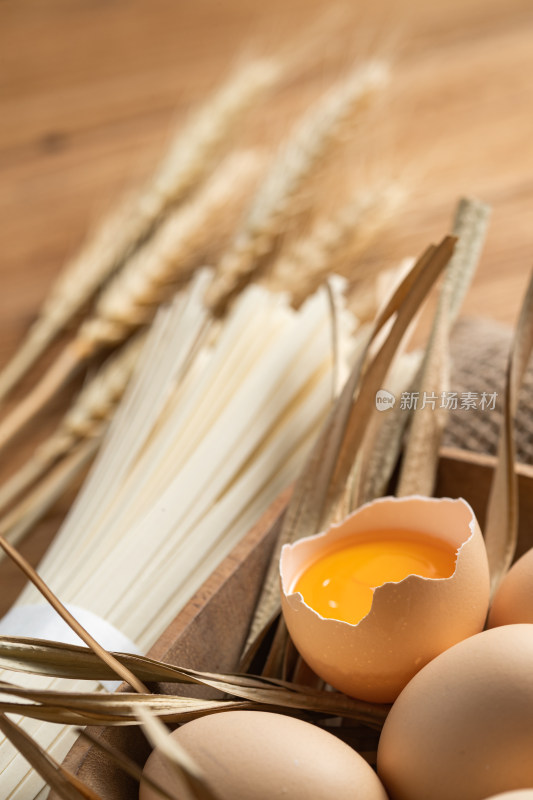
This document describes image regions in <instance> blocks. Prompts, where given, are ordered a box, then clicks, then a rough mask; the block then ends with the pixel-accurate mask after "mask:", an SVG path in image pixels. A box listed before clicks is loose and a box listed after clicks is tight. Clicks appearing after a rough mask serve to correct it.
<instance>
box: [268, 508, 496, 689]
mask: <svg viewBox="0 0 533 800" xmlns="http://www.w3.org/2000/svg"><path fill="white" fill-rule="evenodd" d="M383 531H392V532H393V534H394V535H395V536H397V538H398V539H401V538H402V536H407V535H411V534H416V535H417V536H419V537H427V539H428V541H429V540H431V542H436V543H438V544H439V545H442V546H443V547H444V546H446V547H447V548H449V552H450V553H451V562H450V564H451V566H450V571H449V572H448V573H447V576H446V577H441V578H427V577H421V576H420V575H417V574H409V575H408V576H407V577H405V578H404V579H402V580H398V581H397V582H394V581H393V580H392V579H388V581H387V582H383V583H382V585H377V584H375V585H376V586H377V588H374V589H373V590H372V591H373V595H371V599H370V603H371V606H370V610H369V611H368V613H366V615H365V616H364V617H363V618H362V619H360V621H359V622H357V623H355V624H353V623H351V622H347V621H342V619H334V618H325V616H323V615H322V614H321V613H319V612H318V611H317V610H315V608H313V607H311V605H310V604H308V603H307V602H306V601H305V600H304V597H303V594H302V593H301V591H298V590H297V589H296V588H295V587H296V585H297V584H298V585H299V581H300V580H301V576H302V575H305V571H306V570H307V569H308V568H309V565H310V564H318V562H319V560H320V559H321V558H322V557H323V556H327V555H328V554H329V553H331V552H335V551H336V550H339V548H340V549H342V548H343V547H344V546H345V545H347V543H353V542H358V541H359V540H361V541H364V540H365V539H368V537H369V532H372V533H371V536H372V537H373V536H374V535H376V536H379V535H381V533H382V532H383ZM341 563H342V561H341ZM280 577H281V597H282V609H283V615H284V618H285V621H286V624H287V627H288V629H289V632H290V635H291V637H292V639H293V641H294V644H295V645H296V647H297V649H298V650H299V652H300V654H301V655H302V657H303V658H304V659H305V661H306V662H307V663H308V664H309V666H310V667H311V668H312V669H313V670H314V671H315V672H316V673H317V675H319V676H320V677H321V678H323V679H324V680H325V681H326V682H327V683H329V684H331V685H332V686H334V687H335V688H336V689H339V690H341V691H343V692H345V693H346V694H348V695H351V696H353V697H356V698H359V699H362V700H370V701H375V702H392V701H393V700H394V699H395V698H396V697H397V696H398V694H399V692H400V691H401V690H402V688H403V687H404V686H405V685H406V683H407V682H408V681H409V680H410V679H411V678H412V677H413V675H415V674H416V672H418V670H419V669H421V668H422V667H423V666H424V665H425V664H427V663H428V661H430V660H431V659H432V658H434V657H435V656H436V655H438V654H439V653H441V652H442V651H443V650H446V649H447V648H448V647H451V646H452V645H454V644H456V643H457V642H459V641H461V640H462V639H464V638H466V637H467V636H471V635H473V634H475V633H477V632H479V631H480V630H482V628H483V625H484V622H485V618H486V615H487V609H488V601H489V571H488V563H487V554H486V550H485V545H484V542H483V538H482V536H481V532H480V530H479V526H478V524H477V522H476V519H475V517H474V514H473V511H472V509H471V508H470V506H469V505H468V503H466V502H465V501H464V500H461V499H459V500H451V499H448V498H446V499H440V500H436V499H433V498H425V497H405V498H390V497H388V498H382V499H380V500H377V501H375V502H373V503H369V504H367V505H365V506H362V507H361V508H360V509H358V510H357V511H356V512H355V513H354V514H351V515H350V516H349V517H347V519H346V520H344V521H343V522H342V523H341V524H340V525H334V526H332V527H331V528H330V529H329V530H327V531H326V532H325V533H320V534H318V535H316V536H311V537H308V538H306V539H300V540H299V541H297V542H296V543H295V544H292V545H286V546H285V547H284V548H283V551H282V555H281V561H280ZM322 585H326V584H325V582H323V584H322Z"/></svg>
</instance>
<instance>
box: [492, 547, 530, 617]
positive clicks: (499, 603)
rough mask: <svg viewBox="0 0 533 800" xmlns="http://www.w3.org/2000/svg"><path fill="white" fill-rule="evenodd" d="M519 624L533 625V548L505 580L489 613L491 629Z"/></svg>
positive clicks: (515, 565) (510, 571)
mask: <svg viewBox="0 0 533 800" xmlns="http://www.w3.org/2000/svg"><path fill="white" fill-rule="evenodd" d="M517 622H529V623H533V548H532V549H531V550H528V551H527V553H525V554H524V555H523V556H522V558H519V559H518V561H517V562H516V563H515V564H513V566H512V567H511V569H510V570H509V572H508V573H507V575H506V576H505V577H504V578H503V580H502V582H501V583H500V585H499V587H498V589H497V591H496V594H495V595H494V600H493V601H492V606H491V609H490V613H489V621H488V625H489V628H495V627H496V626H497V625H512V624H513V623H517Z"/></svg>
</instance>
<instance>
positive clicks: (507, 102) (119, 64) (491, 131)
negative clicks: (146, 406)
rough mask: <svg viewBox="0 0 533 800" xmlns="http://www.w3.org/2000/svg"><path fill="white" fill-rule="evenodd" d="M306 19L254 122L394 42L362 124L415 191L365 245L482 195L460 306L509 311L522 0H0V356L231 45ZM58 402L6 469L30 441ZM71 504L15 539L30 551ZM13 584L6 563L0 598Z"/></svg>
mask: <svg viewBox="0 0 533 800" xmlns="http://www.w3.org/2000/svg"><path fill="white" fill-rule="evenodd" d="M303 30H304V31H307V32H308V33H309V32H310V35H312V36H313V37H314V38H313V42H314V44H313V47H312V49H311V50H310V52H309V55H308V58H307V61H306V64H305V67H303V68H300V69H299V70H298V71H297V74H295V76H294V77H293V78H291V79H289V80H287V81H286V82H285V84H284V86H283V87H282V88H281V90H280V91H279V92H278V93H277V94H276V96H275V97H274V98H272V99H271V100H270V104H269V108H268V113H267V114H264V113H263V114H262V115H261V116H260V117H259V118H258V119H257V120H256V122H255V125H256V133H257V136H258V138H261V137H264V138H265V139H269V140H271V141H272V140H276V137H277V138H278V139H281V137H282V135H283V133H285V132H286V131H287V130H288V129H289V127H290V123H291V121H292V120H293V119H294V117H295V114H296V112H297V111H301V110H302V109H303V108H304V107H305V106H306V104H307V103H308V102H310V101H311V100H312V99H313V98H314V97H315V96H317V95H318V94H319V92H320V91H321V90H322V89H323V88H324V87H325V86H326V85H327V84H328V83H329V82H331V81H332V80H334V79H335V78H337V77H339V76H340V75H342V74H343V71H345V70H346V68H347V67H348V66H349V64H350V63H351V60H352V59H353V58H354V57H357V56H358V55H361V54H363V55H364V54H368V53H374V52H376V53H378V54H386V55H390V56H391V57H392V59H393V64H394V68H393V81H392V86H391V90H390V92H389V93H388V96H387V98H386V100H385V104H384V106H383V108H382V109H381V112H380V113H381V116H380V117H379V122H378V124H376V127H375V129H374V130H373V131H372V132H371V135H370V136H369V140H371V143H372V148H373V150H372V152H373V155H372V158H373V160H374V162H375V163H377V164H378V166H379V168H380V169H381V170H382V171H383V172H384V173H385V174H390V175H397V176H399V177H400V179H402V180H403V179H405V180H406V181H407V182H408V183H409V186H410V189H411V194H410V196H409V198H408V199H407V201H406V202H405V205H404V207H403V208H402V209H401V211H400V212H399V213H398V215H397V217H396V218H395V220H394V223H393V224H392V225H391V226H390V228H389V229H388V230H387V232H386V233H385V234H384V236H383V237H382V239H381V240H380V241H379V242H378V243H377V245H376V248H375V250H374V253H373V257H374V258H375V259H376V260H385V261H386V262H387V263H389V262H390V264H391V265H393V264H396V263H397V262H398V261H399V260H400V259H401V258H403V257H405V256H408V255H416V254H417V253H418V252H420V251H421V249H422V248H423V247H425V245H426V244H427V243H428V242H429V241H430V240H436V239H438V238H440V237H441V236H442V235H443V234H444V233H445V232H446V231H447V229H448V227H449V222H450V218H451V215H452V213H453V208H454V205H455V202H456V200H457V198H458V197H459V196H460V195H462V194H470V195H476V196H478V197H480V198H481V199H483V200H485V201H486V202H488V203H490V204H491V205H492V206H493V218H492V224H491V229H490V234H489V237H488V241H487V245H486V249H485V253H484V257H483V263H482V267H481V269H480V272H479V274H478V277H477V278H476V281H475V283H474V286H473V288H472V290H471V291H470V294H469V296H468V299H467V303H466V311H467V312H469V313H473V314H477V315H484V316H491V317H493V318H495V319H498V320H501V321H504V322H508V323H512V322H513V321H514V319H515V317H516V314H517V309H518V306H519V302H520V298H521V294H522V292H523V289H524V287H525V283H526V281H527V277H528V273H529V270H530V266H531V261H532V254H533V223H532V216H531V213H532V212H531V209H532V197H531V195H532V191H533V135H532V134H533V115H532V113H531V109H532V108H533V4H532V3H531V2H530V0H447V2H446V3H428V2H423V1H422V0H374V1H373V2H371V3H370V2H368V3H366V4H361V3H355V2H354V3H331V2H327V0H269V2H268V3H258V2H256V0H46V2H43V0H2V2H0V64H1V69H0V81H1V83H0V282H1V291H0V365H1V364H3V363H4V362H5V361H6V360H7V359H8V357H9V356H10V355H11V354H12V352H13V351H14V349H15V348H16V346H17V344H18V342H19V341H20V340H21V338H22V336H23V334H24V332H25V330H26V329H27V327H28V325H29V324H30V322H31V320H32V319H33V318H34V315H35V314H36V311H37V309H38V307H39V304H40V302H41V301H42V299H43V297H44V296H45V293H46V290H47V287H48V286H49V284H50V282H51V280H52V278H53V276H54V275H55V274H56V273H57V272H58V271H59V270H60V269H61V267H62V265H63V263H64V261H65V260H66V258H67V257H68V256H69V255H70V254H71V253H73V252H74V251H75V249H76V247H77V246H78V245H79V244H80V243H81V242H82V240H83V237H84V234H85V233H86V232H87V230H88V229H89V228H90V226H91V225H92V224H93V223H94V221H95V220H97V219H98V217H99V216H100V215H101V214H102V213H104V212H105V211H106V210H107V209H108V208H109V207H110V206H111V205H112V204H113V202H114V200H115V199H116V198H118V197H119V196H120V195H121V193H122V192H123V191H124V190H125V189H128V188H129V187H130V186H132V185H135V184H136V183H137V182H138V181H139V180H140V179H141V178H142V177H143V176H144V175H146V174H148V173H149V171H150V168H151V167H152V166H153V165H154V164H155V163H156V160H157V156H158V154H159V153H160V152H161V149H162V148H163V147H164V145H165V143H166V141H167V140H168V137H169V135H170V133H171V131H172V130H173V129H174V126H175V125H176V123H177V122H179V120H180V119H181V118H183V116H184V115H185V114H186V113H187V112H188V111H189V110H190V109H191V108H192V107H193V106H194V103H195V101H196V100H197V99H199V98H201V97H202V96H204V95H205V94H206V93H207V92H208V91H209V90H210V89H212V88H213V86H215V85H216V84H217V82H218V81H219V79H220V76H221V75H222V74H224V73H226V72H227V71H228V70H229V68H230V67H231V65H232V64H233V63H234V62H235V60H236V58H238V57H239V56H240V55H241V54H243V53H244V54H245V53H249V52H258V53H264V52H266V53H269V52H272V51H275V49H277V48H278V47H280V46H281V47H283V48H285V49H286V50H289V51H290V49H291V47H292V45H291V43H294V47H295V48H296V47H297V46H299V42H301V34H302V31H303ZM319 31H321V32H322V36H318V35H317V33H318V32H319ZM26 386H27V384H26ZM24 388H25V387H22V390H21V391H24ZM12 402H16V398H15V399H14V400H13V401H12ZM6 408H9V404H7V405H6ZM0 413H1V412H0ZM57 414H58V407H57V406H56V407H55V408H52V409H51V411H50V412H49V414H48V415H47V416H46V417H45V418H44V419H43V420H42V421H40V422H39V425H38V426H36V427H35V428H34V430H33V432H32V435H31V436H30V437H29V439H28V440H27V441H26V442H24V443H23V444H22V445H21V446H19V447H18V448H17V449H16V450H15V451H14V452H9V453H8V454H6V456H5V457H3V460H2V461H3V463H2V464H1V465H0V469H1V471H3V472H5V471H6V470H9V469H10V468H12V467H13V466H14V465H16V464H17V463H20V462H21V461H22V460H24V459H25V458H28V457H30V456H31V451H32V447H33V444H34V441H36V439H37V438H38V437H39V436H42V435H43V434H44V432H45V431H46V429H47V428H48V427H50V425H51V424H52V423H53V421H54V419H55V418H56V417H57ZM67 504H68V500H67V501H64V502H63V503H61V504H60V505H59V506H58V507H57V508H56V509H55V510H54V512H53V514H51V515H50V516H49V518H48V519H47V521H46V522H45V523H44V524H43V525H41V526H40V527H39V529H38V530H37V532H36V534H35V535H34V536H33V538H32V540H31V542H30V543H29V544H28V545H27V551H28V552H30V554H31V556H32V558H33V560H36V559H37V558H38V556H39V554H40V552H41V550H42V548H43V547H44V546H45V543H46V541H47V538H48V537H49V535H50V532H51V531H52V530H53V529H54V528H55V527H56V526H57V523H58V521H59V519H60V518H61V516H62V515H63V514H64V512H65V508H66V507H67ZM28 548H29V549H28ZM18 586H19V582H18V580H17V578H16V576H15V573H14V570H11V569H10V568H8V567H6V565H5V564H4V565H3V566H2V567H0V613H2V609H3V608H5V606H6V605H7V604H8V602H9V600H10V599H11V598H12V597H13V594H14V593H15V591H16V590H17V588H18Z"/></svg>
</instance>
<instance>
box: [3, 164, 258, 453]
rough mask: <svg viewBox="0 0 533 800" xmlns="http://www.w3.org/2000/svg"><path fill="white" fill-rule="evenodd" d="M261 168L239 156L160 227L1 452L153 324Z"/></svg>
mask: <svg viewBox="0 0 533 800" xmlns="http://www.w3.org/2000/svg"><path fill="white" fill-rule="evenodd" d="M259 165H260V159H259V160H258V157H257V154H256V153H253V152H244V153H238V154H236V155H234V156H230V157H229V158H228V159H226V161H225V162H224V163H223V164H222V165H221V166H220V167H219V168H218V170H217V172H216V173H215V174H214V176H213V178H212V179H211V180H210V181H209V182H208V183H207V184H206V185H205V186H203V187H202V188H201V189H200V190H199V192H198V193H197V194H195V196H194V197H193V198H192V199H191V200H190V201H189V202H188V203H187V204H184V205H183V206H180V207H179V208H178V209H177V210H176V211H175V212H174V213H173V214H172V215H171V216H169V217H168V219H167V220H166V221H165V222H164V223H163V224H162V225H161V226H160V228H159V229H158V231H157V233H156V234H155V235H154V237H152V239H150V240H149V241H148V242H147V243H146V245H144V246H143V247H142V248H141V249H140V250H138V251H137V252H136V253H135V254H134V255H133V256H132V257H131V259H130V260H129V261H128V263H127V264H126V266H125V267H124V268H123V269H122V270H121V272H120V273H119V274H118V275H117V276H116V277H115V278H114V279H113V281H111V283H110V284H109V285H108V287H107V288H106V289H105V290H104V291H103V293H102V295H101V297H100V299H99V301H98V303H97V304H96V307H95V311H94V313H93V315H92V316H91V317H90V318H89V319H88V320H86V321H85V322H84V323H83V325H82V326H81V327H80V329H79V331H78V334H77V335H76V338H75V339H74V340H73V341H72V342H70V343H69V344H68V345H67V347H66V348H65V349H64V350H63V352H62V353H61V354H60V356H59V358H58V359H57V361H55V362H54V364H53V365H52V367H51V368H50V370H49V371H48V372H47V373H46V374H45V375H44V376H43V378H42V380H41V381H40V382H39V383H38V384H37V386H36V387H35V388H34V389H33V391H32V392H31V393H30V394H28V395H27V396H26V398H25V399H24V400H23V401H22V402H21V403H19V405H18V406H16V407H15V409H14V410H13V412H12V413H11V414H10V415H9V416H8V417H6V418H5V419H4V420H3V422H2V423H1V424H0V450H2V449H3V448H4V447H5V446H6V445H7V444H8V443H10V442H11V441H12V440H13V439H14V438H15V437H16V436H17V435H18V434H19V433H20V432H21V431H22V430H23V429H24V427H25V426H26V425H27V423H28V422H29V421H30V420H31V419H32V418H33V417H34V416H35V415H36V414H37V413H39V411H41V409H42V408H44V406H45V405H46V404H47V403H48V402H49V401H50V400H51V398H52V397H53V396H54V395H55V394H56V392H57V391H58V390H59V389H60V388H61V387H62V386H64V385H65V384H66V383H67V382H68V381H69V380H70V379H71V378H72V376H73V375H74V374H76V372H77V371H78V370H79V369H80V368H81V367H82V365H83V364H84V363H85V362H86V361H87V360H88V359H89V358H91V357H92V356H94V355H95V354H96V353H98V352H99V351H100V350H102V349H103V348H105V347H110V346H116V345H118V344H119V343H120V342H122V341H123V340H124V339H125V338H126V337H127V336H128V335H129V334H131V333H132V332H134V331H135V330H136V329H137V328H139V327H140V326H141V325H143V324H145V323H147V322H149V321H150V320H151V319H152V318H153V316H154V314H155V312H156V310H157V308H158V306H159V304H160V303H161V302H162V301H163V300H164V299H166V298H168V297H169V295H170V294H171V293H172V291H173V289H174V288H175V287H176V283H177V282H178V281H180V280H184V279H185V278H186V277H188V276H190V273H191V272H192V270H193V268H194V267H195V266H197V265H198V264H197V259H198V257H199V255H201V251H202V246H203V245H204V244H205V243H206V242H207V241H209V239H210V237H211V230H212V227H213V226H214V225H215V221H216V220H217V219H218V218H220V215H221V213H222V212H224V215H225V216H224V219H226V218H228V219H229V218H230V217H231V214H229V213H228V209H231V208H232V204H234V203H235V202H236V201H237V200H238V198H239V196H241V197H242V193H243V192H244V191H245V189H246V188H248V187H249V184H250V180H251V178H255V176H256V175H257V169H258V167H259Z"/></svg>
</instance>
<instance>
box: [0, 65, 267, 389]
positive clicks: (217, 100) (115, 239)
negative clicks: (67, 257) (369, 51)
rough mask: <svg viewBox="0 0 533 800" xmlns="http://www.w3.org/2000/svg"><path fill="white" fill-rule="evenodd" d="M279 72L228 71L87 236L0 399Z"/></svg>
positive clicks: (8, 370)
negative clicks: (137, 184) (143, 180)
mask: <svg viewBox="0 0 533 800" xmlns="http://www.w3.org/2000/svg"><path fill="white" fill-rule="evenodd" d="M280 73H281V69H280V66H279V65H278V64H277V63H276V62H274V61H267V60H257V61H253V62H251V63H248V64H247V65H245V66H244V67H243V68H241V69H240V70H238V71H237V72H236V73H235V74H233V75H232V76H231V77H230V78H229V80H228V81H227V83H225V84H224V85H223V86H222V87H221V88H220V89H219V90H218V91H217V92H216V93H215V94H214V95H213V96H212V97H211V98H210V99H209V100H208V101H207V102H206V104H205V105H204V106H203V107H202V108H200V110H199V111H198V112H197V113H196V115H193V116H192V118H191V120H190V121H189V122H188V123H187V124H186V125H185V128H184V129H182V130H180V131H179V133H178V134H177V135H176V137H175V138H174V140H173V141H172V143H171V145H170V149H169V151H168V153H167V155H166V156H165V158H164V159H163V161H162V163H161V164H160V166H159V167H158V169H157V170H156V172H155V174H154V175H153V177H152V178H151V179H150V180H149V181H148V182H147V184H146V185H145V186H144V188H143V189H142V190H141V191H140V192H138V193H136V194H134V195H129V196H128V197H127V198H126V199H125V200H124V201H123V202H122V203H121V204H120V205H119V207H118V208H117V209H116V210H114V211H112V212H111V214H110V215H109V216H108V217H106V218H105V219H104V220H103V221H102V223H101V224H100V225H99V226H98V227H97V228H96V230H95V231H94V232H93V233H92V235H90V236H89V238H88V239H87V241H86V243H85V245H84V246H83V247H82V249H81V251H80V252H79V253H78V255H77V256H76V257H75V258H74V259H73V260H72V261H70V262H69V263H68V264H67V266H66V268H65V270H64V271H63V272H62V273H61V274H60V276H59V278H58V280H57V282H56V283H55V285H54V286H53V288H52V290H51V292H50V294H49V296H48V298H47V300H46V301H45V303H44V305H43V308H42V310H41V312H40V314H39V317H38V318H37V320H36V322H35V323H34V324H33V326H32V327H31V328H30V330H29V332H28V335H27V337H26V339H25V341H24V342H23V344H22V345H21V347H20V348H19V350H18V351H17V352H16V354H15V356H14V357H13V359H12V360H11V361H10V362H9V363H8V364H7V366H6V367H5V368H4V370H3V371H2V373H0V400H2V399H3V398H4V397H5V396H6V395H7V394H8V393H9V392H10V391H11V389H12V388H13V387H14V386H15V385H16V384H17V383H18V382H19V380H20V379H21V378H22V377H23V376H24V375H25V374H26V373H27V372H28V370H29V369H30V368H31V366H32V365H33V364H34V363H35V362H36V361H37V359H38V358H39V356H40V355H41V354H42V353H43V352H44V350H45V349H46V348H47V346H48V345H49V344H50V342H52V341H53V340H54V339H55V337H56V336H57V334H58V333H59V332H60V331H61V330H62V329H63V328H64V326H65V325H66V323H67V322H68V321H69V320H70V319H72V317H73V316H74V315H75V314H76V313H78V311H79V310H80V309H81V308H83V307H84V306H85V305H86V303H87V302H88V301H89V300H90V299H91V298H92V297H93V295H94V293H95V292H96V291H97V290H98V288H99V287H100V286H101V285H102V283H103V282H104V281H106V280H107V279H108V278H109V276H110V275H111V274H112V273H113V272H114V271H115V270H116V269H117V268H118V267H119V266H121V264H123V263H124V261H125V260H126V258H127V257H128V255H129V254H130V253H131V252H132V251H133V250H134V249H135V248H136V247H137V246H138V245H139V244H140V243H141V242H142V241H143V240H144V239H145V238H146V237H147V236H148V235H149V234H150V233H151V231H152V230H153V228H154V227H155V225H156V224H157V222H158V220H159V218H160V217H161V216H162V215H163V214H164V213H165V212H166V210H167V209H168V207H169V206H170V205H172V204H175V203H178V202H180V201H181V200H183V198H184V197H185V196H186V195H187V194H188V193H189V192H190V191H191V189H193V188H194V187H195V186H196V185H197V183H198V182H199V181H200V180H202V178H203V177H204V176H205V175H206V174H207V173H208V171H209V170H210V169H211V167H212V165H213V161H214V158H215V156H216V155H217V154H218V152H219V151H220V148H221V146H222V144H223V143H224V142H225V141H226V140H227V138H228V136H229V135H230V134H231V132H232V131H233V130H234V129H235V126H236V124H237V123H238V121H239V119H240V118H241V116H242V115H243V113H244V112H245V111H246V110H247V109H248V108H249V107H250V105H251V104H252V103H253V101H254V100H256V98H257V97H258V96H259V95H260V94H261V93H262V91H263V90H265V89H266V88H268V87H269V86H271V85H272V84H273V83H274V82H275V81H276V80H277V79H278V77H279V75H280Z"/></svg>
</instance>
